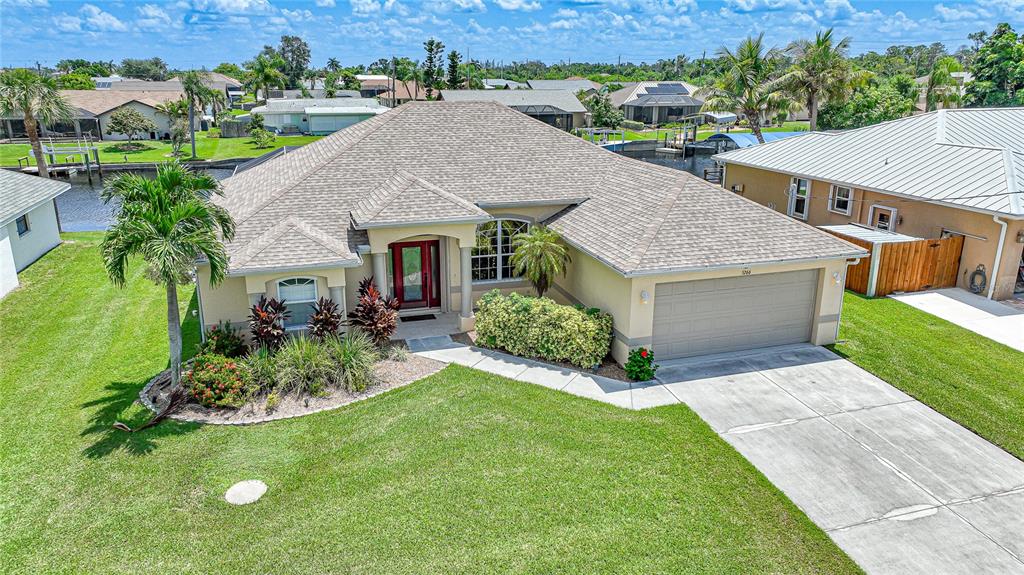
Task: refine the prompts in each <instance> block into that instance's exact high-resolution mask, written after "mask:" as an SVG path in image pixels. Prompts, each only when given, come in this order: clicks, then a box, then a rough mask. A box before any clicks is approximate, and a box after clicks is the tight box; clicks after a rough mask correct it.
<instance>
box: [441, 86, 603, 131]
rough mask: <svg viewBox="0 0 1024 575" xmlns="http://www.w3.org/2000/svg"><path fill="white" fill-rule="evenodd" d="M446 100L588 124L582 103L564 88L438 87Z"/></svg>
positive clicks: (559, 124)
mask: <svg viewBox="0 0 1024 575" xmlns="http://www.w3.org/2000/svg"><path fill="white" fill-rule="evenodd" d="M438 99H440V100H445V101H448V102H497V103H499V104H504V105H506V106H508V107H509V108H512V109H513V110H516V111H518V112H522V113H524V114H526V115H527V116H530V117H531V118H536V119H538V120H540V121H541V122H544V123H545V124H548V125H551V126H554V127H556V128H560V129H562V130H567V131H568V130H572V129H574V128H583V127H586V126H587V125H589V123H588V122H587V118H588V115H589V114H588V112H587V108H586V106H584V105H583V103H582V102H580V99H579V98H578V97H577V96H576V94H575V93H573V92H570V91H568V90H442V91H441V94H440V95H439V96H438Z"/></svg>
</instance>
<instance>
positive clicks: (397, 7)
mask: <svg viewBox="0 0 1024 575" xmlns="http://www.w3.org/2000/svg"><path fill="white" fill-rule="evenodd" d="M382 7H383V8H384V11H385V12H394V13H395V14H398V15H399V16H408V15H409V9H408V8H406V7H405V4H402V3H401V2H399V1H398V0H384V5H383V6H382Z"/></svg>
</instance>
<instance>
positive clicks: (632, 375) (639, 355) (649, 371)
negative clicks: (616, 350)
mask: <svg viewBox="0 0 1024 575" xmlns="http://www.w3.org/2000/svg"><path fill="white" fill-rule="evenodd" d="M625 367H626V375H627V376H628V377H629V379H632V380H633V381H647V380H650V379H654V372H655V371H657V370H658V364H656V363H654V352H653V351H651V350H649V349H647V348H646V347H638V348H636V349H634V350H632V351H630V352H629V357H628V358H627V360H626V366H625Z"/></svg>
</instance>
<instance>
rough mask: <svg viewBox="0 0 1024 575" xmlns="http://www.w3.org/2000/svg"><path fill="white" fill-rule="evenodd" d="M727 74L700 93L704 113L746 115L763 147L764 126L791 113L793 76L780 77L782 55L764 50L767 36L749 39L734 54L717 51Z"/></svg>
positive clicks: (790, 73)
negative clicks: (789, 88)
mask: <svg viewBox="0 0 1024 575" xmlns="http://www.w3.org/2000/svg"><path fill="white" fill-rule="evenodd" d="M718 57H719V58H721V59H722V60H723V61H724V63H725V71H724V72H723V73H722V76H721V77H720V78H719V79H718V81H716V82H715V83H714V84H712V85H709V86H705V87H704V88H701V89H699V90H697V93H696V96H697V97H698V98H703V99H704V110H705V111H708V112H714V111H731V112H737V113H740V114H743V115H744V116H746V118H747V122H749V123H750V131H751V132H753V133H754V137H756V138H757V141H758V142H760V143H762V144H763V143H764V136H763V135H761V122H762V121H763V120H764V119H765V118H772V117H774V116H776V115H777V114H779V113H780V112H785V111H788V110H789V108H790V107H791V106H792V102H791V101H790V100H789V99H788V98H786V95H785V88H786V86H787V85H788V84H789V82H791V81H792V78H793V74H792V72H789V73H785V74H779V73H778V70H779V68H780V60H779V54H778V52H777V51H776V50H774V49H766V48H765V47H764V34H763V33H762V34H759V35H758V36H757V37H756V38H753V37H748V38H746V39H744V40H743V41H742V42H740V45H739V46H738V47H737V48H736V50H735V51H732V50H729V49H728V48H726V47H725V46H722V47H721V48H719V49H718Z"/></svg>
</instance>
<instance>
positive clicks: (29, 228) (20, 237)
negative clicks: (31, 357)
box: [0, 170, 71, 298]
mask: <svg viewBox="0 0 1024 575" xmlns="http://www.w3.org/2000/svg"><path fill="white" fill-rule="evenodd" d="M70 187H71V184H68V183H67V182H59V181H56V180H50V179H47V178H40V177H38V176H30V175H27V174H22V173H20V172H14V171H10V170H0V298H3V297H4V296H5V295H7V294H8V293H9V292H10V291H11V290H13V289H14V288H16V287H18V274H19V273H21V271H22V270H24V269H25V268H27V267H28V266H30V265H32V263H33V262H35V261H36V260H38V259H39V258H41V257H42V256H43V255H44V254H45V253H46V252H48V251H50V250H52V249H53V248H55V247H57V246H58V245H60V228H59V226H58V224H57V206H56V203H55V202H56V198H57V196H59V195H61V194H63V193H64V192H66V191H67V190H68V189H69V188H70Z"/></svg>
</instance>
